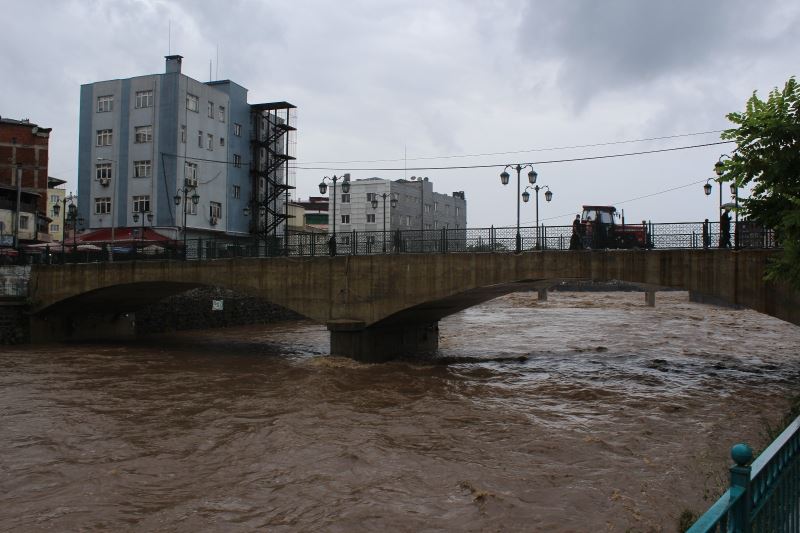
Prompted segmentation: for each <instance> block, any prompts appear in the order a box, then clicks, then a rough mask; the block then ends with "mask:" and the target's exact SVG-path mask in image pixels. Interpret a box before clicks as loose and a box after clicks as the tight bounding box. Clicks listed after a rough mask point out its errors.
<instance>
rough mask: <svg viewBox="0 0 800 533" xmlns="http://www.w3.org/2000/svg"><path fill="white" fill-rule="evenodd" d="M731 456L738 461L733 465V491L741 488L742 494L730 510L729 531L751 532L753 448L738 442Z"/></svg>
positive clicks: (731, 470) (732, 449)
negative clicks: (751, 467)
mask: <svg viewBox="0 0 800 533" xmlns="http://www.w3.org/2000/svg"><path fill="white" fill-rule="evenodd" d="M731 458H732V459H733V461H734V462H735V463H736V464H735V465H734V466H732V467H731V469H730V472H731V491H733V490H734V488H739V489H741V490H742V491H743V494H742V496H741V497H740V498H739V499H738V500H737V501H736V503H735V504H734V505H733V506H732V507H731V510H730V520H731V521H730V524H728V528H729V529H728V530H729V531H735V532H737V533H738V532H741V533H750V461H752V460H753V450H752V449H751V448H750V446H748V445H747V444H736V445H735V446H733V447H732V448H731Z"/></svg>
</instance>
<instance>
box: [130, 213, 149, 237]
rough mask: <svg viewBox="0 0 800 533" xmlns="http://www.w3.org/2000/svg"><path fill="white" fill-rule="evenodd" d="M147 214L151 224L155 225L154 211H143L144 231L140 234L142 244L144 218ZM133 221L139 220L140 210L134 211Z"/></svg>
mask: <svg viewBox="0 0 800 533" xmlns="http://www.w3.org/2000/svg"><path fill="white" fill-rule="evenodd" d="M145 216H146V217H147V221H148V222H149V223H150V225H151V226H152V225H153V213H151V212H150V211H142V231H141V234H140V235H139V236H140V240H141V241H142V244H144V219H145ZM133 222H134V223H137V222H139V212H138V211H134V212H133Z"/></svg>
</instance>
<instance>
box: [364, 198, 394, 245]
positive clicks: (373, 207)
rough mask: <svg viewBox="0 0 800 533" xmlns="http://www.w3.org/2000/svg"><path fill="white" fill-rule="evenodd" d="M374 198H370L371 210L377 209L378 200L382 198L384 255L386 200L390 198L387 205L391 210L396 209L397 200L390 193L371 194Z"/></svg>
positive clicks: (384, 242)
mask: <svg viewBox="0 0 800 533" xmlns="http://www.w3.org/2000/svg"><path fill="white" fill-rule="evenodd" d="M373 194H375V196H373V197H372V202H370V203H371V204H372V209H378V198H383V253H386V198H389V197H391V200H390V201H389V203H390V204H391V206H392V208H395V207H397V198H395V197H394V196H393V195H392V194H391V193H388V192H385V193H383V194H377V193H373Z"/></svg>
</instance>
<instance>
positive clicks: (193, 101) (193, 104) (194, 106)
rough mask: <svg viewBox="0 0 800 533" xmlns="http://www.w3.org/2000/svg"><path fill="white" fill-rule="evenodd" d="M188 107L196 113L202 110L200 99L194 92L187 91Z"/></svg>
mask: <svg viewBox="0 0 800 533" xmlns="http://www.w3.org/2000/svg"><path fill="white" fill-rule="evenodd" d="M186 109H188V110H189V111H194V112H195V113H197V112H198V111H200V99H199V98H198V97H196V96H195V95H193V94H189V93H186Z"/></svg>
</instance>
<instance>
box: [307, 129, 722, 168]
mask: <svg viewBox="0 0 800 533" xmlns="http://www.w3.org/2000/svg"><path fill="white" fill-rule="evenodd" d="M723 131H725V130H709V131H698V132H693V133H679V134H675V135H662V136H660V137H645V138H642V139H628V140H622V141H607V142H599V143H591V144H574V145H568V146H550V147H546V148H528V149H525V150H510V151H507V152H485V153H482V154H461V155H439V156H428V157H412V158H411V159H410V160H411V161H427V160H431V159H457V158H463V157H485V156H492V155H510V154H525V153H530V152H551V151H557V150H572V149H576V148H597V147H600V146H614V145H619V144H632V143H639V142H647V141H663V140H666V139H678V138H681V137H696V136H698V135H709V134H711V133H721V132H723ZM398 161H408V159H407V158H398V159H354V160H351V161H305V162H303V164H304V165H343V164H351V163H393V162H398Z"/></svg>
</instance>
